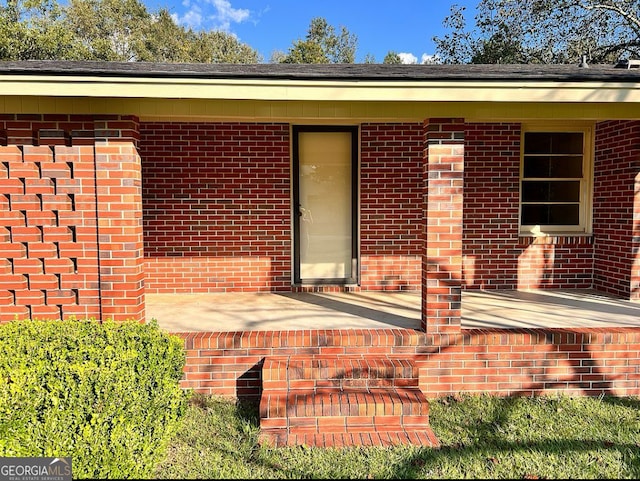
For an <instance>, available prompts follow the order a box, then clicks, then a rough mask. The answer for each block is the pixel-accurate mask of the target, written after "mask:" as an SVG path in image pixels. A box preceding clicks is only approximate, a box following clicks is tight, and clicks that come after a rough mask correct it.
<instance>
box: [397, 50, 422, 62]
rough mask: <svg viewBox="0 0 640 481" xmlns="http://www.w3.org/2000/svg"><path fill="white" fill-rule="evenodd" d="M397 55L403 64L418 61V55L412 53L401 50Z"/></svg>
mask: <svg viewBox="0 0 640 481" xmlns="http://www.w3.org/2000/svg"><path fill="white" fill-rule="evenodd" d="M398 57H400V60H402V63H405V64H408V63H418V57H416V56H415V55H414V54H412V53H405V52H401V53H399V54H398Z"/></svg>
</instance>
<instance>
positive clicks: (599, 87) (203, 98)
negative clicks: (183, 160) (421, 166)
mask: <svg viewBox="0 0 640 481" xmlns="http://www.w3.org/2000/svg"><path fill="white" fill-rule="evenodd" d="M332 67H334V68H332ZM386 67H390V68H386ZM415 67H419V68H415ZM534 67H535V68H534ZM2 99H4V100H5V101H4V108H3V102H2V101H1V100H2ZM12 99H13V100H18V99H20V101H19V102H15V101H12ZM38 100H40V101H38ZM34 101H35V102H34ZM69 102H71V103H72V104H75V105H80V104H83V105H85V107H83V108H81V109H80V110H83V109H84V110H87V109H88V108H97V107H98V106H100V105H102V104H105V105H106V104H109V103H113V102H115V103H116V104H117V105H118V107H119V108H126V107H127V106H129V111H127V112H126V113H131V114H137V115H141V114H142V115H144V112H140V110H141V109H142V110H144V108H145V106H147V107H149V106H150V105H152V104H153V105H155V106H156V112H155V114H156V115H158V116H162V115H163V112H164V115H165V116H166V115H169V114H172V115H174V116H175V115H176V112H175V111H172V110H175V109H171V108H169V109H168V108H167V107H166V106H167V105H169V104H173V105H189V106H190V107H188V108H187V109H186V111H184V110H185V109H182V110H183V113H182V115H188V114H190V113H191V114H193V115H196V114H197V115H203V116H205V117H206V116H207V115H208V114H207V112H193V107H192V106H195V105H198V104H199V103H203V105H210V106H212V105H214V106H218V107H219V106H224V105H226V104H228V103H229V102H232V103H238V102H240V103H245V104H246V103H251V104H255V105H257V106H258V108H257V110H258V111H262V112H265V113H266V111H267V110H268V111H269V115H267V117H274V115H273V110H274V109H273V107H271V106H277V105H280V104H283V103H284V104H285V105H287V104H289V105H292V106H293V105H296V104H304V105H307V106H311V110H314V109H315V107H313V106H314V105H320V104H325V106H329V105H336V106H339V105H342V106H343V107H345V106H354V107H353V108H352V107H350V108H349V109H347V110H349V111H350V112H353V111H354V110H356V111H361V110H363V109H361V108H357V105H359V104H367V105H369V109H368V112H369V114H368V115H367V116H369V115H370V116H372V117H374V118H375V117H379V116H382V117H388V116H387V115H382V113H376V112H375V111H374V110H375V109H373V107H374V106H378V107H376V108H378V109H379V110H380V109H381V110H383V111H385V112H386V111H388V109H389V107H390V106H395V107H397V108H398V109H399V111H398V115H391V117H392V118H396V117H397V118H407V117H408V118H413V117H414V116H415V117H416V118H420V117H421V118H424V112H425V111H429V112H431V111H433V110H435V111H437V112H438V115H440V112H443V111H446V110H447V109H449V110H453V111H455V112H456V115H462V116H465V117H468V116H469V115H471V116H475V117H478V116H480V117H482V115H484V114H480V113H479V112H486V113H487V114H488V117H490V118H503V117H504V118H510V117H512V116H513V115H514V114H510V113H509V112H511V111H513V110H514V106H516V108H515V110H516V111H518V110H520V111H522V110H525V111H531V110H532V108H531V105H535V106H537V107H535V108H534V109H533V110H536V109H537V110H538V111H539V109H545V110H549V111H554V110H556V111H557V110H562V109H563V108H565V107H564V106H568V107H566V108H571V107H573V108H574V109H577V111H578V112H582V111H585V112H586V115H587V116H592V117H600V116H604V118H611V117H612V113H613V112H614V111H618V112H621V115H622V117H623V118H628V117H631V118H640V114H639V113H638V112H637V111H638V107H640V73H639V72H638V71H636V70H634V71H628V70H623V71H621V70H619V69H614V68H613V67H610V66H600V67H597V68H593V69H579V68H578V67H576V66H488V65H484V66H477V65H476V66H465V65H456V66H424V65H423V66H379V65H377V66H371V67H370V68H369V69H367V66H366V65H359V66H353V65H351V66H345V65H334V66H330V65H324V66H292V65H290V66H284V67H283V66H282V65H281V64H277V65H259V66H243V65H223V66H219V65H218V66H211V65H209V66H194V65H189V66H182V67H181V66H180V65H165V64H111V63H107V62H102V63H100V62H94V63H91V62H57V63H46V62H40V63H29V62H14V63H5V64H0V109H1V111H4V112H7V111H8V108H13V109H15V108H16V104H18V105H20V106H21V109H20V110H21V111H23V110H24V106H25V105H30V106H31V107H30V108H31V109H33V108H34V106H38V105H39V106H40V107H37V108H39V109H41V108H44V107H43V106H44V105H52V104H57V105H63V104H64V105H66V104H69ZM90 106H93V107H90ZM266 106H270V107H269V108H268V109H265V107H266ZM452 107H453V109H452ZM336 108H337V109H338V110H342V111H343V112H342V113H343V114H344V113H345V112H346V111H345V109H344V108H343V109H340V108H339V107H336ZM196 110H198V109H196ZM214 110H218V111H219V109H217V107H216V108H214ZM227 110H229V109H228V108H227ZM231 110H233V109H231ZM254 110H255V109H254ZM285 110H286V109H285ZM293 110H296V109H295V108H294V109H293ZM298 110H299V109H298ZM307 110H309V108H307ZM325 110H326V109H325ZM364 110H367V109H364ZM14 111H15V110H14ZM465 112H468V113H467V114H465ZM33 113H35V112H33ZM281 113H282V115H283V116H284V117H287V116H290V115H291V112H289V113H287V112H284V111H283V112H281ZM252 115H256V113H255V112H254V113H251V114H250V116H252ZM349 115H351V114H349ZM358 115H360V114H358ZM539 115H540V117H544V116H545V115H548V114H547V113H544V114H539ZM258 116H259V115H258ZM275 117H277V115H276V116H275Z"/></svg>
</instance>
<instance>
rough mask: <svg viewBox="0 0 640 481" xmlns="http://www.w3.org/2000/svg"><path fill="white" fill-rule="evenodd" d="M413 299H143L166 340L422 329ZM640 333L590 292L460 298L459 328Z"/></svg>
mask: <svg viewBox="0 0 640 481" xmlns="http://www.w3.org/2000/svg"><path fill="white" fill-rule="evenodd" d="M420 304H421V298H420V294H419V293H418V292H393V293H390V292H356V293H353V292H342V293H337V292H331V293H309V292H305V293H215V294H147V296H146V312H147V319H152V318H153V319H157V320H158V323H159V324H160V326H161V327H162V328H164V329H166V330H168V331H172V332H188V331H193V332H196V331H209V332H229V331H287V330H300V329H305V330H307V329H416V330H419V329H420ZM625 326H626V327H640V304H638V303H633V302H630V301H624V300H620V299H615V298H612V297H609V296H607V295H605V294H602V293H598V292H595V291H591V290H571V291H567V290H563V291H557V290H544V291H542V290H537V291H464V292H463V295H462V327H463V329H465V328H467V329H474V328H568V327H600V328H605V327H625Z"/></svg>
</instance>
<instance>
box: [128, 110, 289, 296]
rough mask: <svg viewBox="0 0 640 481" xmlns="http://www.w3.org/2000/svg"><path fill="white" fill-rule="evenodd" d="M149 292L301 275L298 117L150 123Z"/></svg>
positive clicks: (146, 196)
mask: <svg viewBox="0 0 640 481" xmlns="http://www.w3.org/2000/svg"><path fill="white" fill-rule="evenodd" d="M140 134H141V141H140V154H141V157H142V171H143V172H142V177H143V213H144V249H145V258H146V260H145V270H146V274H147V277H146V287H147V292H224V291H271V290H286V289H290V285H291V260H290V258H291V248H292V247H291V211H290V195H291V194H290V181H289V176H290V173H289V171H290V156H289V126H288V125H287V124H252V123H207V124H201V123H161V122H160V123H142V124H141V128H140Z"/></svg>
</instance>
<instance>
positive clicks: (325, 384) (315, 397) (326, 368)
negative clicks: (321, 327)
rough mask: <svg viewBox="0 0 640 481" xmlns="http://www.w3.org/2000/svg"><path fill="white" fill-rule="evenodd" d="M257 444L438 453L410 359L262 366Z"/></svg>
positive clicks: (298, 360) (268, 362) (313, 359)
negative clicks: (396, 447)
mask: <svg viewBox="0 0 640 481" xmlns="http://www.w3.org/2000/svg"><path fill="white" fill-rule="evenodd" d="M262 372H263V391H262V398H261V400H260V428H261V441H262V442H264V443H268V444H271V445H274V446H285V445H297V444H305V445H309V446H353V445H364V446H369V445H373V446H387V445H393V444H418V445H426V446H437V445H438V444H439V443H438V440H437V438H436V436H435V434H434V433H433V431H432V430H431V427H430V426H429V404H428V401H427V399H426V398H425V396H424V394H423V393H422V392H421V391H420V389H419V388H418V370H417V367H416V366H415V364H414V363H413V362H412V361H411V360H410V359H397V358H393V359H392V358H388V357H349V356H339V355H335V356H312V355H309V356H290V357H272V358H267V359H265V362H264V366H263V371H262Z"/></svg>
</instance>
